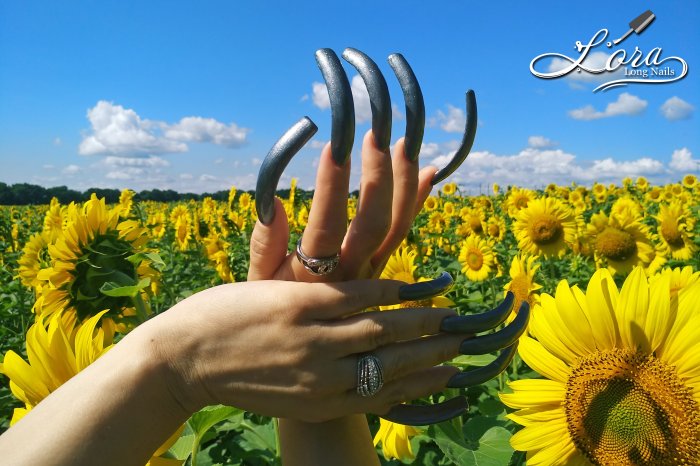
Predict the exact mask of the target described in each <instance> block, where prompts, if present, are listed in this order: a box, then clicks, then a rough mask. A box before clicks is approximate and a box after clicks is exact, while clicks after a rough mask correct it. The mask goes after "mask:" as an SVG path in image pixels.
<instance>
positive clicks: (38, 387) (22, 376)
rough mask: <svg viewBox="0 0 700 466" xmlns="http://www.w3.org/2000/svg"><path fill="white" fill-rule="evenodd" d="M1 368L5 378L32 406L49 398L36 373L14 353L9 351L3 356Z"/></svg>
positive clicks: (47, 390) (47, 391)
mask: <svg viewBox="0 0 700 466" xmlns="http://www.w3.org/2000/svg"><path fill="white" fill-rule="evenodd" d="M3 366H4V368H5V373H6V374H7V376H8V377H9V378H10V380H12V382H13V383H15V384H16V385H17V386H18V387H19V388H20V389H21V390H22V391H23V392H24V394H25V395H26V396H27V400H28V402H29V403H31V404H32V405H36V404H38V403H39V402H40V401H41V400H43V399H44V398H46V397H47V396H49V389H48V388H47V387H46V385H45V384H44V382H43V381H42V380H41V379H40V378H39V376H38V374H37V373H36V371H35V370H34V369H33V368H32V367H31V366H30V365H29V364H27V363H26V362H25V361H24V359H22V358H21V357H19V355H17V353H15V352H14V351H12V350H10V351H8V352H7V353H6V354H5V360H4V361H3Z"/></svg>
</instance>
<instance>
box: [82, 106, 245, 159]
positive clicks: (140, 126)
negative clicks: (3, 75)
mask: <svg viewBox="0 0 700 466" xmlns="http://www.w3.org/2000/svg"><path fill="white" fill-rule="evenodd" d="M87 118H88V120H89V121H90V126H91V128H90V132H89V133H88V134H86V135H84V136H83V140H82V141H81V142H80V145H79V147H78V153H80V154H81V155H115V156H123V157H134V156H143V155H149V154H167V153H177V152H186V151H187V150H188V149H189V147H188V145H187V143H190V142H211V143H213V144H220V145H224V146H228V147H237V146H240V145H242V144H243V143H245V140H246V136H247V134H248V132H249V131H250V130H248V129H246V128H240V127H239V126H237V125H236V124H235V123H231V124H229V125H226V124H224V123H221V122H218V121H216V120H214V119H213V118H202V117H194V116H193V117H185V118H182V119H181V120H180V121H179V122H178V123H175V124H168V123H166V122H162V121H154V120H147V119H142V118H141V117H140V116H139V115H138V114H137V113H136V112H135V111H134V110H133V109H128V108H124V107H122V106H121V105H115V104H114V103H112V102H107V101H105V100H101V101H99V102H98V103H97V104H96V105H95V106H94V107H93V108H91V109H89V110H88V112H87Z"/></svg>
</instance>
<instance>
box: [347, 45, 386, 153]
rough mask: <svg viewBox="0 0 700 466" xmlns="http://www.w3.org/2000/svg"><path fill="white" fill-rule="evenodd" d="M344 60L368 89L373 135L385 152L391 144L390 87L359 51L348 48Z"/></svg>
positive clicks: (375, 141)
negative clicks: (352, 67)
mask: <svg viewBox="0 0 700 466" xmlns="http://www.w3.org/2000/svg"><path fill="white" fill-rule="evenodd" d="M343 58H344V59H345V60H346V61H347V62H348V63H350V64H351V65H352V66H354V67H355V69H356V70H357V72H358V73H360V76H362V80H363V81H364V82H365V86H366V87H367V93H368V94H369V104H370V106H371V107H372V134H373V135H374V143H375V144H376V145H377V147H378V148H379V150H381V151H385V150H387V149H388V148H389V144H390V142H391V98H390V97H389V87H388V86H387V85H386V80H385V79H384V75H382V72H381V71H379V67H378V66H377V64H376V63H375V62H374V61H373V60H372V59H371V58H369V57H368V56H367V55H365V54H364V53H362V52H360V51H359V50H357V49H353V48H350V47H348V48H346V49H345V51H343Z"/></svg>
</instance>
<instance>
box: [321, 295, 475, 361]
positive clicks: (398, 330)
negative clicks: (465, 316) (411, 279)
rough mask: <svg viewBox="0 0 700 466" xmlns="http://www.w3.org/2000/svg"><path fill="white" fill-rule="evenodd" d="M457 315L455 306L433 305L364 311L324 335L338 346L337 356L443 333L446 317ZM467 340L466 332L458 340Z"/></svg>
mask: <svg viewBox="0 0 700 466" xmlns="http://www.w3.org/2000/svg"><path fill="white" fill-rule="evenodd" d="M456 316H457V314H456V312H455V311H453V310H452V309H444V308H432V307H417V308H409V309H396V310H391V311H372V312H363V313H362V314H358V315H355V316H351V317H348V318H346V319H343V320H341V321H337V322H334V323H332V324H331V325H330V326H329V328H327V330H326V331H325V336H324V338H325V339H327V341H328V344H329V346H330V345H334V346H335V347H337V348H338V353H337V356H338V357H343V356H348V355H353V354H357V353H364V352H366V351H373V350H375V349H376V348H379V347H381V346H384V345H388V344H391V343H396V342H397V341H406V340H414V339H416V338H420V337H422V336H425V335H435V334H437V333H440V326H441V325H442V321H443V320H444V319H445V318H446V317H456ZM463 339H464V335H462V336H461V337H459V339H458V340H459V342H460V343H461V341H462V340H463ZM457 346H458V347H459V345H457ZM431 365H434V364H431Z"/></svg>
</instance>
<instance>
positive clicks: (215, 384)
mask: <svg viewBox="0 0 700 466" xmlns="http://www.w3.org/2000/svg"><path fill="white" fill-rule="evenodd" d="M420 285H423V284H420ZM402 286H404V287H406V288H401V287H402ZM416 286H417V284H413V285H406V284H404V283H403V282H399V281H394V280H358V281H352V282H345V283H340V284H323V283H315V284H309V283H295V282H283V281H265V282H262V281H261V282H254V283H252V282H249V283H236V284H230V285H222V286H218V287H215V288H212V289H209V290H206V291H203V292H201V293H197V294H195V295H193V296H191V297H189V298H187V299H185V300H184V301H182V302H180V303H178V304H177V305H176V306H174V307H173V308H172V309H170V310H169V311H168V312H167V313H163V314H161V315H159V316H157V317H156V318H154V319H153V320H151V321H149V322H147V323H146V324H144V325H142V326H140V327H139V328H137V329H136V330H135V331H134V332H146V334H145V335H146V337H147V338H151V339H152V341H153V342H154V345H155V347H154V350H155V352H156V354H159V355H161V356H162V357H164V358H166V361H167V367H168V372H167V374H168V377H167V378H168V380H169V381H170V389H171V390H170V391H171V393H174V394H175V397H176V399H177V401H178V402H179V403H180V405H182V406H183V407H184V408H185V410H186V411H187V412H189V413H191V412H195V411H196V410H198V409H199V408H201V407H203V406H205V405H208V404H217V403H222V404H229V405H233V406H237V407H240V408H242V409H245V410H249V411H252V412H256V413H259V414H264V415H270V416H278V417H291V418H295V419H300V420H305V421H315V422H318V421H324V420H329V419H333V418H338V417H341V416H345V415H348V414H353V413H365V412H374V413H385V412H387V411H388V410H389V408H390V407H391V406H393V405H395V404H397V403H399V402H400V401H404V400H407V399H415V398H420V397H423V396H427V395H429V394H431V393H434V392H436V391H440V390H441V389H442V388H444V386H445V383H446V381H447V380H448V379H449V378H450V377H451V376H452V375H453V374H454V373H455V372H456V369H455V368H452V367H433V366H435V365H436V364H438V363H440V362H442V361H444V360H446V359H450V358H452V357H454V356H456V355H457V354H458V350H459V346H460V343H461V341H462V340H463V338H464V337H463V336H459V335H449V334H440V335H438V333H439V329H440V323H441V321H442V320H443V318H445V317H447V316H451V315H454V312H453V311H451V310H449V309H433V308H417V309H402V310H398V311H393V312H379V311H376V312H365V313H360V314H358V312H359V311H361V310H363V309H365V308H368V307H372V306H379V305H389V304H396V303H399V302H400V299H399V295H400V294H401V295H405V294H406V292H407V290H408V291H409V292H410V290H412V288H411V287H413V288H415V287H416ZM409 294H410V293H409ZM426 335H428V336H426ZM421 337H423V338H421ZM366 352H372V353H373V354H374V355H376V356H377V357H379V358H380V360H381V361H383V362H384V380H385V385H384V387H383V388H382V390H380V392H379V393H378V394H376V395H375V396H374V397H369V398H363V397H361V396H360V395H358V394H357V391H356V386H357V380H356V377H357V354H361V353H366Z"/></svg>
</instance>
